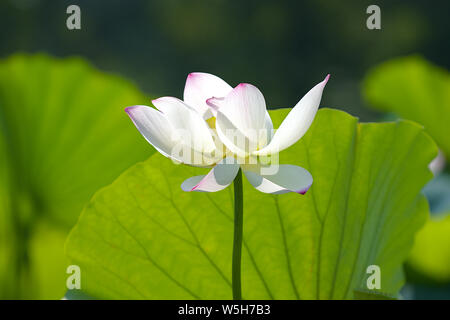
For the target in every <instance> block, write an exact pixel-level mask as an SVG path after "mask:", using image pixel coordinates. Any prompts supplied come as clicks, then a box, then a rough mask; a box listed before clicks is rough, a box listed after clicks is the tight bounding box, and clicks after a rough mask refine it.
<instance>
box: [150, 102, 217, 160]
mask: <svg viewBox="0 0 450 320" xmlns="http://www.w3.org/2000/svg"><path fill="white" fill-rule="evenodd" d="M152 102H153V105H154V106H155V107H156V108H158V110H159V111H161V112H162V113H163V114H164V115H165V117H166V118H167V119H168V120H169V122H170V123H171V125H172V126H173V128H175V130H177V131H178V133H179V135H180V139H181V140H182V141H183V144H184V145H186V146H189V147H190V148H191V149H193V150H195V151H197V152H201V153H206V154H211V153H212V152H213V151H214V150H215V148H216V147H215V144H214V141H213V138H212V135H211V132H210V129H209V127H208V125H207V123H206V122H205V120H203V118H202V117H201V115H199V114H198V113H197V112H196V111H195V110H194V109H193V108H192V107H190V106H189V105H187V104H186V103H184V102H183V101H181V100H180V99H177V98H174V97H162V98H158V99H155V100H153V101H152Z"/></svg>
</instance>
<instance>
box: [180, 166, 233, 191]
mask: <svg viewBox="0 0 450 320" xmlns="http://www.w3.org/2000/svg"><path fill="white" fill-rule="evenodd" d="M238 170H239V164H237V162H236V161H235V159H233V158H225V159H223V160H222V161H221V162H219V163H218V164H217V165H216V166H215V167H214V168H213V169H211V171H209V173H208V174H207V175H203V176H195V177H191V178H189V179H187V180H185V181H184V182H183V183H182V184H181V189H183V190H184V191H203V192H216V191H220V190H223V189H225V188H226V187H228V186H229V185H230V184H231V183H232V182H233V180H234V178H235V177H236V174H237V173H238Z"/></svg>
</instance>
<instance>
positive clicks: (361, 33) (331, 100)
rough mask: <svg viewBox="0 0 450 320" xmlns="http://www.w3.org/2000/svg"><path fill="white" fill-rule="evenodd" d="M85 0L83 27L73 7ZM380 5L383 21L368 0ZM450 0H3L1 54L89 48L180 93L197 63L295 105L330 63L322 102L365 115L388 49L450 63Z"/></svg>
mask: <svg viewBox="0 0 450 320" xmlns="http://www.w3.org/2000/svg"><path fill="white" fill-rule="evenodd" d="M70 4H77V5H79V6H80V8H81V25H82V29H81V30H68V29H67V28H66V19H67V17H68V14H66V8H67V6H68V5H70ZM370 4H377V5H378V6H380V8H381V27H382V29H381V30H368V29H367V28H366V19H367V17H368V16H369V15H368V14H366V8H367V7H368V5H370ZM449 9H450V1H423V0H422V1H418V0H415V1H414V0H410V1H406V0H405V1H395V0H394V1H393V0H390V1H377V2H373V1H363V0H347V1H333V0H326V1H325V0H306V1H267V0H257V1H256V0H255V1H233V0H208V1H206V0H193V1H189V0H188V1H186V0H184V1H182V0H158V1H136V0H134V1H133V0H127V1H125V0H108V1H92V0H85V1H51V0H2V1H1V3H0V12H1V17H2V18H1V20H0V30H2V31H1V32H2V33H3V35H2V38H1V42H0V57H5V56H8V55H10V54H12V53H14V52H17V51H23V52H42V51H43V52H47V53H50V54H51V55H55V56H59V57H65V56H73V55H78V56H82V57H85V58H87V59H88V60H90V61H91V62H92V63H93V64H94V65H95V66H97V67H98V68H100V69H102V70H105V71H109V72H115V73H119V74H121V75H124V76H126V77H127V78H130V79H132V80H134V81H135V82H136V83H137V84H138V86H139V87H140V88H141V89H142V90H144V92H146V93H148V94H149V95H154V96H162V95H172V96H178V97H181V96H182V91H183V88H184V81H185V78H186V75H187V74H188V73H189V72H192V71H204V72H209V73H213V74H216V75H218V76H220V77H222V78H223V79H224V80H226V81H227V82H229V83H230V84H231V85H233V86H234V85H236V84H238V83H239V82H250V83H253V84H255V85H256V86H257V87H259V88H260V90H261V91H262V92H263V93H264V95H265V98H266V101H267V104H268V105H269V106H270V107H272V108H276V107H292V106H294V105H295V103H296V102H297V101H298V100H299V99H300V98H301V97H302V96H303V94H305V93H306V92H307V91H308V90H309V89H310V88H311V87H312V86H313V85H314V84H316V83H317V82H319V81H321V80H322V79H323V78H324V77H325V75H326V74H327V73H331V75H332V81H331V82H330V83H329V85H328V86H327V90H326V92H325V95H324V98H323V100H322V104H323V105H325V106H332V107H334V108H339V109H344V110H346V111H348V112H350V113H352V114H353V115H357V116H359V117H360V118H361V119H362V120H373V119H375V118H376V116H377V114H375V113H374V112H373V111H370V110H368V109H366V108H365V105H364V102H363V101H362V99H361V96H360V82H361V79H362V78H363V76H364V74H365V73H366V72H367V70H368V69H369V68H370V67H372V66H374V65H376V64H378V63H380V62H382V61H384V60H387V59H389V58H393V57H397V56H403V55H409V54H421V55H423V56H424V57H425V58H427V59H428V60H430V61H431V62H434V63H435V64H437V65H440V66H443V67H446V68H447V69H448V68H449V59H448V53H449V38H448V15H449V12H450V10H449Z"/></svg>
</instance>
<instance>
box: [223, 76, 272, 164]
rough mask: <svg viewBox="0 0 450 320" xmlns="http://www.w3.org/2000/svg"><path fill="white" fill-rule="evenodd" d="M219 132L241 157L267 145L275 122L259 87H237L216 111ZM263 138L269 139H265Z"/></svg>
mask: <svg viewBox="0 0 450 320" xmlns="http://www.w3.org/2000/svg"><path fill="white" fill-rule="evenodd" d="M216 129H217V133H218V135H219V137H220V139H221V140H222V141H223V143H224V144H225V145H226V146H227V147H228V148H229V149H230V150H231V151H233V152H234V153H237V154H238V155H239V156H244V157H245V156H246V154H248V153H250V152H253V151H254V150H256V149H257V148H259V147H262V146H264V145H265V144H266V143H267V140H268V139H267V132H268V131H271V130H272V121H271V120H270V117H269V116H268V113H267V110H266V102H265V100H264V96H263V95H262V93H261V92H260V91H259V90H258V88H256V87H255V86H253V85H251V84H247V83H241V84H239V85H238V86H237V87H236V88H234V89H233V90H232V91H231V92H230V93H229V94H228V95H227V96H226V97H225V99H224V100H223V102H221V104H220V108H218V109H217V120H216ZM262 136H265V138H266V139H264V140H262V139H261V137H262ZM236 150H239V151H240V152H237V151H236Z"/></svg>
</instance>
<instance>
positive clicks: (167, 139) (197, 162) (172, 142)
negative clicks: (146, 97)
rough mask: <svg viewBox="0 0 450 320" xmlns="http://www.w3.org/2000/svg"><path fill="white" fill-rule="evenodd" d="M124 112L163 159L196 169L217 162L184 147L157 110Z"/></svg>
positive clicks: (138, 109) (137, 109)
mask: <svg viewBox="0 0 450 320" xmlns="http://www.w3.org/2000/svg"><path fill="white" fill-rule="evenodd" d="M125 111H126V112H127V114H128V115H129V116H130V118H131V120H132V121H133V123H134V125H135V126H136V128H137V129H138V130H139V132H140V133H141V134H142V135H143V136H144V138H145V139H146V140H147V141H148V143H150V144H151V145H152V146H153V147H154V148H155V149H156V150H157V151H158V152H159V153H161V154H162V155H164V156H165V157H168V158H170V159H172V160H175V161H177V162H181V163H185V164H189V165H193V166H198V167H209V166H211V165H213V164H214V163H216V162H217V161H218V160H217V159H216V158H214V157H208V156H207V155H206V154H203V153H199V152H195V151H194V150H192V149H191V148H190V147H188V146H185V145H184V144H183V142H182V139H181V137H180V136H179V134H178V132H177V130H175V128H174V127H173V126H172V124H171V123H170V122H169V120H168V119H167V117H166V116H165V115H164V114H163V113H161V112H159V111H158V110H155V109H153V108H151V107H148V106H132V107H128V108H126V109H125Z"/></svg>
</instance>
